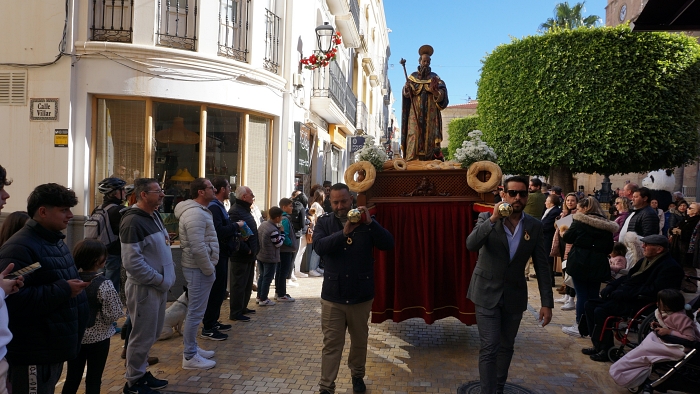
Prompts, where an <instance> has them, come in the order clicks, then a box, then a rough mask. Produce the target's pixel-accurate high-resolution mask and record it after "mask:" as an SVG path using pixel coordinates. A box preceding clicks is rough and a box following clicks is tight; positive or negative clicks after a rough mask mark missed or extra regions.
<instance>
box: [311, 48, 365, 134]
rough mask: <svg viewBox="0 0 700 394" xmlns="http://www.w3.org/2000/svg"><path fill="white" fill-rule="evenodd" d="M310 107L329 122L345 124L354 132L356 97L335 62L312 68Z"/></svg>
mask: <svg viewBox="0 0 700 394" xmlns="http://www.w3.org/2000/svg"><path fill="white" fill-rule="evenodd" d="M311 109H312V110H313V111H314V112H316V113H318V114H319V115H321V116H322V117H324V118H325V119H326V121H328V122H329V123H336V124H340V125H342V126H345V128H346V129H347V130H348V131H349V132H350V133H351V134H352V133H354V132H355V122H356V116H357V98H356V97H355V94H354V93H353V92H352V88H351V87H350V84H349V83H348V82H347V78H345V75H344V74H343V72H342V71H341V69H340V67H339V66H338V63H337V62H335V61H332V62H330V64H329V65H328V66H327V67H320V68H317V69H315V70H314V72H313V85H312V90H311Z"/></svg>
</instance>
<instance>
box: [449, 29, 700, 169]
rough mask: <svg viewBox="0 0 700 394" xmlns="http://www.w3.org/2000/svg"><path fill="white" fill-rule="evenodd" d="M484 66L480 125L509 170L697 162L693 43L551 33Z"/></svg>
mask: <svg viewBox="0 0 700 394" xmlns="http://www.w3.org/2000/svg"><path fill="white" fill-rule="evenodd" d="M482 63H483V68H482V73H481V79H480V80H479V88H478V94H479V126H480V129H481V130H482V131H483V132H484V140H485V141H486V142H487V143H488V144H489V145H490V146H491V147H493V148H494V150H495V151H496V153H497V154H498V157H499V159H498V162H499V164H500V165H501V167H502V168H503V170H504V172H509V173H524V174H548V173H550V169H552V168H557V169H559V170H563V171H570V172H574V173H576V172H583V173H593V172H597V173H599V174H610V175H612V174H617V173H629V172H646V171H652V170H657V169H660V168H674V167H677V166H681V165H685V164H688V163H691V162H693V161H694V160H695V158H696V157H697V156H698V152H699V149H698V148H699V138H698V125H699V124H700V45H698V43H697V42H696V41H695V39H693V38H691V37H687V36H685V35H682V34H670V33H665V32H655V33H633V32H631V30H630V29H629V27H628V26H618V27H614V28H608V27H604V28H596V29H576V30H553V31H550V32H547V33H545V34H543V35H537V36H530V37H525V38H523V39H514V40H513V42H511V43H510V44H505V45H501V46H499V47H497V48H496V49H495V50H494V51H493V52H492V53H491V54H489V55H488V56H487V57H486V58H485V59H484V60H483V61H482ZM450 139H451V138H450ZM550 175H551V174H550Z"/></svg>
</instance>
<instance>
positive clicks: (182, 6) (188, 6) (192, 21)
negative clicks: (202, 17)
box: [156, 0, 198, 51]
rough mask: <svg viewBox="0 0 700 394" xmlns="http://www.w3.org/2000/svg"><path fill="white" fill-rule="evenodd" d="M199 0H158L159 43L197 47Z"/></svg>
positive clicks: (176, 46)
mask: <svg viewBox="0 0 700 394" xmlns="http://www.w3.org/2000/svg"><path fill="white" fill-rule="evenodd" d="M197 1H198V0H165V1H163V0H158V31H157V33H156V36H157V37H158V42H157V44H158V45H160V46H165V47H170V48H177V49H187V50H190V51H194V50H196V49H197V6H198V3H197Z"/></svg>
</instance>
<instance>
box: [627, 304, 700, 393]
mask: <svg viewBox="0 0 700 394" xmlns="http://www.w3.org/2000/svg"><path fill="white" fill-rule="evenodd" d="M689 304H690V306H691V310H692V311H694V312H697V311H698V309H699V308H700V296H699V297H696V298H695V299H693V300H692V301H690V302H689ZM651 316H654V315H653V314H652V315H651ZM698 323H700V314H696V324H698ZM644 329H645V332H644V335H646V334H648V333H649V332H651V325H650V324H649V325H646V326H645V327H644ZM642 336H643V335H641V333H640V337H642ZM661 339H662V340H663V341H664V342H666V343H675V344H679V345H683V346H685V347H686V348H688V349H690V351H689V352H688V353H686V354H685V356H684V357H683V358H681V359H680V360H674V361H664V362H659V363H655V364H653V365H652V371H651V375H650V376H649V378H648V379H647V381H646V382H644V384H642V385H641V386H640V387H638V388H636V389H629V391H630V392H632V393H642V394H653V393H655V392H661V393H665V392H667V391H668V390H674V391H681V392H684V393H700V356H699V354H700V342H698V341H688V340H685V339H683V338H678V337H674V336H671V335H666V336H662V337H661ZM640 341H641V339H640Z"/></svg>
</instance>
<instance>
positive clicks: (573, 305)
mask: <svg viewBox="0 0 700 394" xmlns="http://www.w3.org/2000/svg"><path fill="white" fill-rule="evenodd" d="M574 309H576V301H575V298H569V301H566V304H564V305H563V306H562V307H561V310H563V311H573V310H574Z"/></svg>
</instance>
